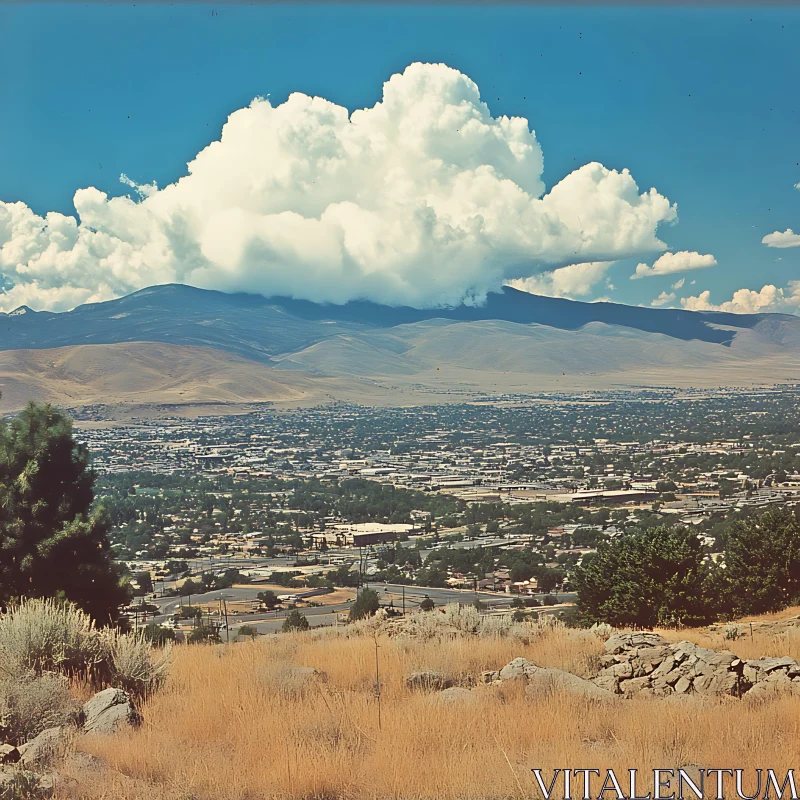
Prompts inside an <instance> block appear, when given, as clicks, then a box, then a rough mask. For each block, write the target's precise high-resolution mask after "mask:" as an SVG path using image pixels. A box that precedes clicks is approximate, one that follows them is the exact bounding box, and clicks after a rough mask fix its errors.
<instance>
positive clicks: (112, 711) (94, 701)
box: [83, 688, 139, 734]
mask: <svg viewBox="0 0 800 800" xmlns="http://www.w3.org/2000/svg"><path fill="white" fill-rule="evenodd" d="M83 715H84V723H83V727H84V730H85V731H86V732H87V733H97V734H109V733H114V732H115V731H118V730H120V729H122V728H125V727H130V726H133V725H136V724H138V723H139V715H138V714H137V713H136V710H135V709H134V707H133V704H132V703H131V699H130V696H129V695H128V694H127V693H126V692H123V691H122V689H113V688H112V689H104V690H103V691H102V692H98V693H97V694H96V695H95V696H94V697H92V698H91V700H88V701H87V702H86V703H85V704H84V706H83Z"/></svg>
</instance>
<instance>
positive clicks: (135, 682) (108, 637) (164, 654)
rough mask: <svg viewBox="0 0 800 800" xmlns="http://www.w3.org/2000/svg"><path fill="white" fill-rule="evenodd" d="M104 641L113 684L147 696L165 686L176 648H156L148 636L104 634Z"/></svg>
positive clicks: (104, 632)
mask: <svg viewBox="0 0 800 800" xmlns="http://www.w3.org/2000/svg"><path fill="white" fill-rule="evenodd" d="M102 639H103V647H104V650H105V656H106V658H105V661H106V664H107V668H108V671H109V679H108V680H109V682H110V683H111V684H113V685H114V686H118V687H119V688H120V689H124V690H125V691H126V692H128V693H129V694H132V695H135V696H137V697H144V696H145V695H147V694H149V693H150V692H152V691H153V690H155V689H157V688H158V687H159V686H160V685H161V684H162V683H163V681H164V679H165V678H166V675H167V671H168V669H169V665H170V661H171V658H172V645H170V644H168V645H166V646H165V647H161V648H158V649H155V648H153V646H152V645H151V643H150V640H149V639H148V638H147V636H146V635H145V634H144V633H120V632H119V631H103V633H102Z"/></svg>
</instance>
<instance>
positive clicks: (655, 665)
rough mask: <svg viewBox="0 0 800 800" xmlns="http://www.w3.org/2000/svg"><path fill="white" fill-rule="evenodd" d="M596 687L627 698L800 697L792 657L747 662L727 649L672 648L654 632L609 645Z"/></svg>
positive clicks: (614, 639)
mask: <svg viewBox="0 0 800 800" xmlns="http://www.w3.org/2000/svg"><path fill="white" fill-rule="evenodd" d="M600 664H601V667H602V669H601V670H600V672H599V673H598V674H597V675H596V676H595V677H594V678H593V679H592V682H593V683H594V684H596V685H597V686H600V687H602V688H603V689H606V690H608V691H610V692H613V693H615V694H620V695H624V696H633V695H637V696H647V695H653V696H656V697H666V696H668V695H683V694H697V695H716V696H719V695H730V696H733V697H742V696H743V695H745V694H759V693H762V692H767V691H770V690H773V689H789V690H790V691H793V692H797V693H800V664H798V663H797V662H796V661H795V660H794V659H793V658H788V657H784V658H762V659H758V660H751V661H743V660H742V659H740V658H738V657H737V656H736V655H735V654H734V653H731V652H730V651H728V650H710V649H708V648H707V647H700V646H699V645H696V644H694V643H693V642H678V643H677V644H670V643H669V642H667V641H666V640H665V639H664V638H662V637H661V636H659V635H658V634H655V633H621V634H615V635H614V636H611V637H610V638H609V639H608V641H607V642H606V654H605V655H604V656H603V657H602V658H601V660H600Z"/></svg>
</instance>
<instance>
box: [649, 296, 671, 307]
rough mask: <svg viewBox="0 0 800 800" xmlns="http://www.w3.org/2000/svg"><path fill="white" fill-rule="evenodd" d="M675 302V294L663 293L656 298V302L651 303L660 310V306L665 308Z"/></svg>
mask: <svg viewBox="0 0 800 800" xmlns="http://www.w3.org/2000/svg"><path fill="white" fill-rule="evenodd" d="M674 302H675V292H669V293H667V292H661V294H660V295H659V296H658V297H656V298H655V299H654V300H651V301H650V305H651V306H655V307H656V308H659V307H660V306H665V305H667V304H669V303H674Z"/></svg>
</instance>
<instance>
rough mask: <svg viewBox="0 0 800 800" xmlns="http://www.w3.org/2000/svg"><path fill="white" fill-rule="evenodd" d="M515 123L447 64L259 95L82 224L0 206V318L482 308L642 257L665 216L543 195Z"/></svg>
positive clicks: (615, 181) (564, 191)
mask: <svg viewBox="0 0 800 800" xmlns="http://www.w3.org/2000/svg"><path fill="white" fill-rule="evenodd" d="M542 165H543V160H542V151H541V148H540V146H539V143H538V141H537V140H536V135H535V133H534V132H533V131H531V130H530V129H529V127H528V122H527V120H525V119H523V118H520V117H512V118H509V117H492V115H491V113H490V111H489V108H488V107H487V105H486V104H485V103H483V102H481V99H480V94H479V91H478V87H477V86H476V85H475V83H473V82H472V81H471V80H470V79H469V78H468V77H467V76H465V75H463V74H461V73H460V72H458V71H457V70H454V69H451V68H449V67H447V66H445V65H443V64H412V65H410V66H409V67H408V68H407V69H406V70H405V71H404V72H403V73H402V74H397V75H393V76H392V77H391V78H390V79H389V80H388V81H387V82H386V83H385V84H384V87H383V97H382V100H381V101H380V102H378V103H377V104H376V105H375V106H373V107H372V108H365V109H363V110H358V111H354V112H353V113H352V114H349V113H348V111H347V109H345V108H343V107H341V106H338V105H335V104H334V103H331V102H328V101H327V100H324V99H322V98H319V97H308V96H306V95H304V94H292V95H290V96H289V98H288V99H287V100H286V102H284V103H282V104H280V105H277V106H273V105H272V104H271V103H270V102H269V100H266V99H262V98H258V99H256V100H254V101H253V102H252V103H251V104H250V106H248V107H247V108H243V109H240V110H238V111H236V112H234V113H233V114H231V115H230V117H229V118H228V121H227V123H226V124H225V125H224V126H223V129H222V134H221V137H220V139H219V141H215V142H212V143H211V144H210V145H209V146H208V147H206V148H205V149H204V150H202V151H201V152H200V153H199V154H198V155H197V156H196V157H195V159H194V160H193V161H192V162H191V163H189V165H188V174H187V175H186V176H185V177H183V178H181V179H180V180H178V181H177V182H176V183H174V184H171V185H169V186H166V187H164V188H162V189H160V188H158V187H157V186H156V185H155V184H147V185H138V184H136V183H135V182H134V181H132V180H130V179H129V178H127V177H126V176H124V175H123V176H122V181H123V183H125V184H126V185H128V186H129V187H131V188H132V189H133V190H134V191H133V197H130V196H122V197H114V198H109V197H108V196H107V195H106V194H105V193H103V192H101V191H99V190H97V189H95V188H85V189H79V190H78V191H77V192H76V193H75V196H74V205H75V210H76V212H77V218H75V217H70V216H64V215H62V214H59V213H48V214H47V215H46V216H44V217H40V216H37V215H36V214H34V213H33V211H31V209H30V208H28V207H27V206H26V205H25V204H24V203H22V202H17V203H0V286H2V285H3V280H2V276H3V275H4V276H5V278H6V281H5V284H6V286H7V287H8V285H9V284H13V285H12V287H11V288H7V290H6V291H5V293H4V294H0V309H4V310H10V309H11V308H14V307H16V306H17V305H20V304H22V303H26V304H29V305H31V306H33V307H36V308H51V309H56V310H60V309H65V308H70V307H73V306H75V305H77V304H80V303H83V302H88V301H98V300H105V299H109V298H112V297H115V296H119V295H122V294H125V293H127V292H130V291H133V290H136V289H138V288H141V287H144V286H149V285H153V284H159V283H169V282H181V283H188V284H192V285H194V286H200V287H204V288H213V289H220V290H223V291H249V292H259V293H262V294H265V295H290V296H294V297H298V298H305V299H309V300H314V301H330V302H334V303H342V302H345V301H347V300H350V299H354V298H368V299H371V300H375V301H378V302H383V303H390V304H401V303H406V304H411V305H415V306H436V305H442V304H456V303H459V302H462V301H466V302H480V301H481V299H482V297H483V295H484V294H485V292H486V291H489V290H492V289H496V288H498V287H499V286H500V285H502V283H504V282H506V281H508V280H511V279H515V278H516V279H519V278H526V277H529V276H531V275H534V274H537V273H541V272H545V271H549V272H553V271H554V270H556V269H558V268H560V267H564V266H567V265H571V264H584V263H589V262H609V261H614V260H617V259H620V258H625V257H634V256H636V257H642V256H645V255H647V254H650V253H658V252H662V251H664V250H665V249H666V247H665V245H664V243H663V242H662V241H660V240H659V238H658V236H657V229H658V226H659V225H660V224H661V223H664V222H672V221H674V220H675V219H676V217H677V212H676V207H675V206H674V205H671V204H670V202H669V201H668V200H667V199H666V198H665V197H663V196H662V195H660V194H659V193H658V192H657V191H656V190H655V189H650V190H649V191H646V192H643V193H640V192H639V189H638V187H637V185H636V183H635V182H634V180H633V178H632V177H631V175H630V174H629V173H628V171H627V170H623V171H622V172H618V171H615V170H609V169H606V168H605V167H604V166H603V165H602V164H598V163H590V164H586V165H585V166H583V167H581V168H579V169H577V170H575V171H574V172H572V173H570V174H568V175H567V176H566V177H565V178H564V179H563V180H561V181H560V182H559V183H558V184H556V185H555V186H553V187H552V189H551V190H550V191H549V193H547V194H545V186H544V184H543V183H542Z"/></svg>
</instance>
